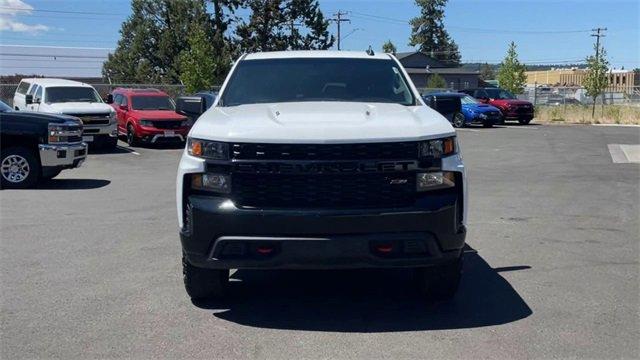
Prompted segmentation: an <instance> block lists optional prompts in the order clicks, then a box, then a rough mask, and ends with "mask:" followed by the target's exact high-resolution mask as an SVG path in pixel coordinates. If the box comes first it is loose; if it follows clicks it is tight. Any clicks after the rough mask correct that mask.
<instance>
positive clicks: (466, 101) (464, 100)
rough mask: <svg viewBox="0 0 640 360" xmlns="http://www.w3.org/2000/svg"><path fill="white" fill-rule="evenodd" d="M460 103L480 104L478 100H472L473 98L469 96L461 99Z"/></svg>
mask: <svg viewBox="0 0 640 360" xmlns="http://www.w3.org/2000/svg"><path fill="white" fill-rule="evenodd" d="M460 101H461V102H462V103H463V104H478V103H479V102H478V100H476V99H474V98H472V97H471V96H469V95H466V96H463V97H462V99H460Z"/></svg>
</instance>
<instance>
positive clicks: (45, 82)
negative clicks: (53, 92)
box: [20, 78, 92, 87]
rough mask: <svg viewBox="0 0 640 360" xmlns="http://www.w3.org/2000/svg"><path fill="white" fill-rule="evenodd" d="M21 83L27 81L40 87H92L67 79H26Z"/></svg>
mask: <svg viewBox="0 0 640 360" xmlns="http://www.w3.org/2000/svg"><path fill="white" fill-rule="evenodd" d="M22 81H27V82H30V83H36V84H38V85H42V86H82V87H92V86H91V85H89V84H86V83H83V82H79V81H73V80H67V79H58V78H28V79H22V80H20V82H22Z"/></svg>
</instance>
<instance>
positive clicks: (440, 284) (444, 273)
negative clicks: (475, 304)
mask: <svg viewBox="0 0 640 360" xmlns="http://www.w3.org/2000/svg"><path fill="white" fill-rule="evenodd" d="M415 274H416V281H417V282H418V288H419V289H420V291H421V292H422V294H423V295H426V296H427V297H428V298H429V299H433V300H439V301H443V300H451V299H452V298H453V296H454V295H455V294H456V292H457V291H458V285H460V279H461V278H462V256H460V257H459V258H458V259H457V260H454V261H452V262H450V263H448V264H445V265H440V266H433V267H427V268H418V269H416V270H415Z"/></svg>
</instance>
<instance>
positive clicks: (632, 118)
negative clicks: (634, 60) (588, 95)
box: [536, 105, 640, 125]
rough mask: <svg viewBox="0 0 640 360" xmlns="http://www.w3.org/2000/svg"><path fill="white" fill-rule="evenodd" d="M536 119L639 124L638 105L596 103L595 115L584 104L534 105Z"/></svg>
mask: <svg viewBox="0 0 640 360" xmlns="http://www.w3.org/2000/svg"><path fill="white" fill-rule="evenodd" d="M536 120H538V121H541V122H566V123H573V124H625V125H628V124H633V125H640V106H629V105H605V106H604V109H603V108H602V106H600V105H598V106H597V107H596V113H595V116H594V117H593V118H592V117H591V107H590V106H585V105H566V106H563V105H560V106H543V105H540V106H536Z"/></svg>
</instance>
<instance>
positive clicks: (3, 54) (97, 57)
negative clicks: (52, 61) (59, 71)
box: [0, 53, 107, 61]
mask: <svg viewBox="0 0 640 360" xmlns="http://www.w3.org/2000/svg"><path fill="white" fill-rule="evenodd" d="M0 56H24V57H36V58H65V59H66V58H69V59H106V58H107V57H106V56H89V55H60V54H20V53H0ZM23 60H25V61H27V60H28V59H23Z"/></svg>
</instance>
